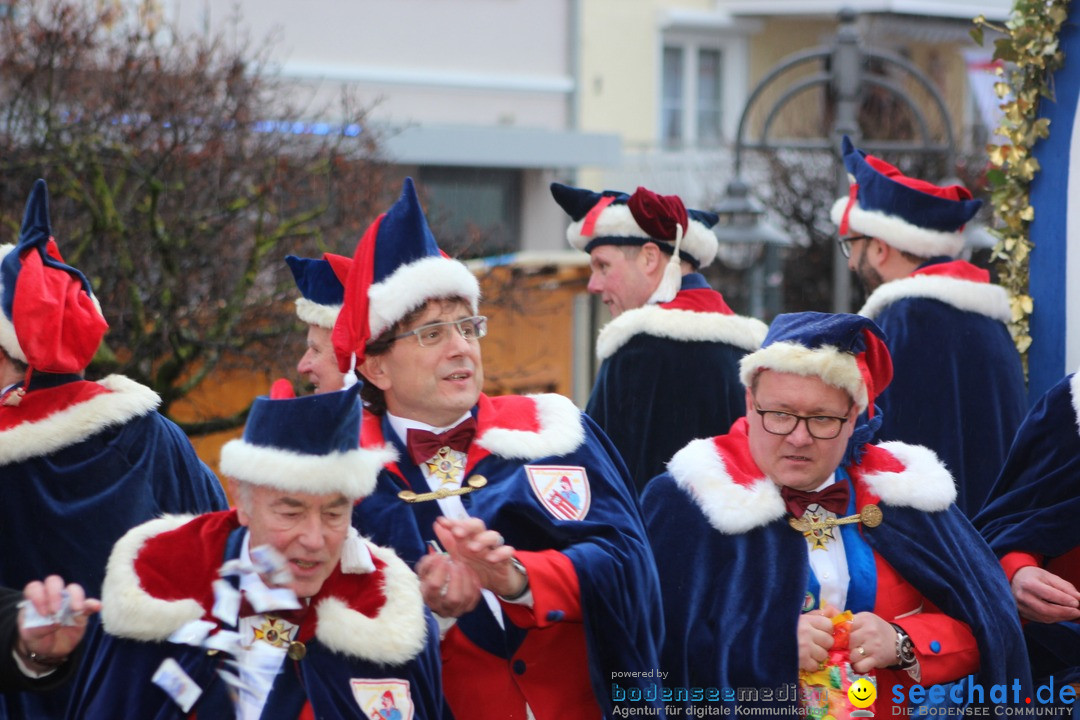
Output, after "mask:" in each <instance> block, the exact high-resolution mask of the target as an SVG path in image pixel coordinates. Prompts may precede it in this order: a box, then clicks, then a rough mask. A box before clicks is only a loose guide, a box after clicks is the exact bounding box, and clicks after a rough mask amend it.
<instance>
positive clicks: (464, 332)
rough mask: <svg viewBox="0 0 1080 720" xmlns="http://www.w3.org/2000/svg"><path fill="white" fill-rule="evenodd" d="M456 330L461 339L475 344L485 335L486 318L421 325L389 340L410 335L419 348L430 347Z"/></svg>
mask: <svg viewBox="0 0 1080 720" xmlns="http://www.w3.org/2000/svg"><path fill="white" fill-rule="evenodd" d="M452 327H453V328H457V331H458V332H459V333H460V334H461V337H463V338H465V339H466V340H468V341H469V342H476V341H477V340H479V339H480V338H482V337H484V336H485V335H487V318H486V317H484V316H483V315H476V316H474V317H467V318H464V319H462V320H447V321H446V322H437V323H431V324H430V325H421V326H420V327H418V328H416V329H414V330H410V331H409V332H403V333H401V334H400V335H395V336H394V337H392V338H390V340H391V341H393V340H400V339H402V338H406V337H409V336H410V335H415V336H416V341H417V342H418V343H420V347H432V346H434V345H438V344H439V343H441V342H442V341H443V340H445V339H446V338H448V337H450V328H452Z"/></svg>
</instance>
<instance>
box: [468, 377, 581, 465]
mask: <svg viewBox="0 0 1080 720" xmlns="http://www.w3.org/2000/svg"><path fill="white" fill-rule="evenodd" d="M501 400H511V401H512V400H518V401H521V400H524V401H531V402H525V403H516V404H515V406H511V407H510V408H507V411H508V412H514V411H519V412H520V411H521V410H522V408H524V409H525V411H528V410H529V406H530V405H531V410H532V412H533V413H534V414H535V421H536V422H535V424H536V425H538V426H539V427H538V428H537V429H536V430H513V429H510V428H508V427H499V425H500V424H501V423H500V422H499V417H498V416H496V417H495V418H494V421H495V422H494V427H487V428H486V429H484V430H482V434H480V435H479V436H478V437H477V439H476V443H477V444H478V445H479V446H480V447H482V448H484V449H486V450H488V451H489V452H491V454H493V455H498V456H500V457H504V458H508V459H510V460H536V459H538V458H545V457H550V456H552V455H568V454H570V453H572V452H574V451H575V450H577V449H578V448H579V447H581V444H582V443H584V442H585V425H584V423H583V422H582V420H581V411H580V410H578V408H577V406H576V405H574V403H572V402H571V401H570V399H569V398H565V397H563V396H562V395H556V394H554V393H546V394H543V395H526V396H524V397H519V398H515V397H513V396H510V397H508V398H491V401H492V403H493V404H495V405H496V407H497V408H499V410H501V409H502V408H501V407H499V405H500V401H501ZM498 414H501V413H500V412H498V411H497V415H498ZM484 424H485V425H486V422H485V423H484Z"/></svg>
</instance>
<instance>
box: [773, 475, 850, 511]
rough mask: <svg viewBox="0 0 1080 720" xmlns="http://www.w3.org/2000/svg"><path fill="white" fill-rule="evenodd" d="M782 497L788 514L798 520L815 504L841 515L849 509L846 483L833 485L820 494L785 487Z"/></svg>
mask: <svg viewBox="0 0 1080 720" xmlns="http://www.w3.org/2000/svg"><path fill="white" fill-rule="evenodd" d="M780 496H781V497H783V498H784V504H785V505H787V509H788V512H790V513H791V514H792V515H794V516H795V517H797V518H800V517H802V516H803V513H805V512H806V508H808V507H809V506H811V505H813V504H815V503H817V504H818V505H820V506H821V507H823V508H825V509H826V510H828V511H829V512H832V513H836V514H837V515H839V514H841V513H842V512H844V511H845V510H846V509H847V505H848V484H847V483H846V482H838V483H833V484H832V485H830V486H829V487H827V488H825V489H824V490H821V491H819V492H806V491H805V490H796V489H795V488H789V487H787V486H783V487H781V488H780Z"/></svg>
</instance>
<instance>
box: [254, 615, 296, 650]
mask: <svg viewBox="0 0 1080 720" xmlns="http://www.w3.org/2000/svg"><path fill="white" fill-rule="evenodd" d="M291 630H292V628H291V627H290V626H288V625H287V624H286V623H285V621H284V620H282V619H280V618H276V617H274V616H272V615H267V616H265V617H264V618H263V621H262V625H260V626H259V627H257V628H254V631H255V639H256V640H262V641H263V642H265V643H269V644H270V645H273V646H274V647H285V644H286V643H288V642H289V638H290V637H291Z"/></svg>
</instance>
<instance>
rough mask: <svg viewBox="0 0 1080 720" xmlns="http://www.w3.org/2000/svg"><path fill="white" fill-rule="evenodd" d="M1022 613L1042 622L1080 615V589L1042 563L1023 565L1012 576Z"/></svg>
mask: <svg viewBox="0 0 1080 720" xmlns="http://www.w3.org/2000/svg"><path fill="white" fill-rule="evenodd" d="M1011 586H1012V594H1013V598H1015V600H1016V607H1017V609H1018V610H1019V611H1020V616H1021V617H1023V618H1025V619H1027V620H1034V621H1035V622H1041V623H1055V622H1061V621H1062V620H1076V619H1078V618H1080V591H1077V589H1076V588H1075V587H1074V586H1073V584H1072V583H1071V582H1069V581H1068V580H1065V579H1063V578H1060V577H1058V576H1057V575H1055V574H1054V573H1052V572H1050V571H1048V570H1044V569H1042V568H1040V567H1035V566H1028V567H1022V568H1020V569H1019V570H1017V571H1016V574H1015V575H1013V579H1012V585H1011Z"/></svg>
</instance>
